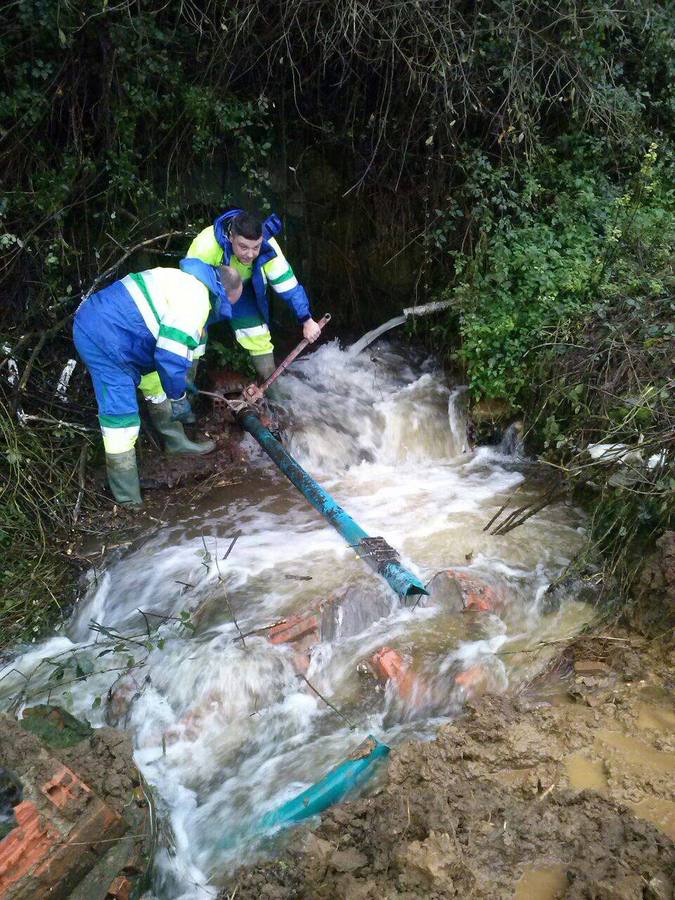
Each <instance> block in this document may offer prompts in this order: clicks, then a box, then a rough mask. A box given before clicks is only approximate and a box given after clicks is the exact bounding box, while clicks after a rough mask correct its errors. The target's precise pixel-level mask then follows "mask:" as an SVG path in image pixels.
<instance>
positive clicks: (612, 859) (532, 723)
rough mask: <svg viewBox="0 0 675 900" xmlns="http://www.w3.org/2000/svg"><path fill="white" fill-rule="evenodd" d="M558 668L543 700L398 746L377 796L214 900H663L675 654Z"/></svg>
mask: <svg viewBox="0 0 675 900" xmlns="http://www.w3.org/2000/svg"><path fill="white" fill-rule="evenodd" d="M561 662H562V664H563V665H564V666H565V667H566V668H567V670H568V672H569V674H568V676H567V678H566V680H565V681H564V682H563V690H562V691H561V692H560V693H559V694H557V695H556V696H555V697H554V698H553V700H552V701H551V699H550V698H549V700H546V701H544V702H542V700H541V693H539V694H538V693H537V690H536V687H535V686H533V688H532V690H530V691H528V693H527V695H522V696H521V697H520V698H518V699H516V700H514V699H513V698H507V697H485V698H483V699H482V700H481V701H480V702H479V703H478V704H477V705H476V706H474V707H470V708H469V709H468V710H467V714H466V716H464V717H463V718H462V719H460V720H458V721H457V722H454V723H452V724H449V725H444V726H443V727H442V728H440V730H439V732H438V736H437V738H436V739H435V740H434V741H431V742H429V743H417V742H411V743H407V744H404V745H402V746H401V747H400V748H398V749H397V750H395V751H394V752H393V753H392V755H391V762H390V764H389V770H388V775H387V780H386V783H385V784H384V786H383V787H382V788H381V789H380V790H379V791H378V792H376V793H375V794H374V795H373V796H371V797H368V798H366V799H361V800H357V801H355V802H352V803H349V804H345V805H343V806H341V807H337V808H335V809H333V810H331V811H329V812H328V813H327V814H326V815H325V816H324V817H323V820H322V822H321V824H320V826H319V827H318V828H317V829H316V830H314V831H312V832H307V831H304V832H298V834H297V836H296V838H295V839H294V840H293V843H292V844H291V847H290V849H289V850H287V851H286V852H285V853H284V854H283V855H282V856H281V857H280V858H278V859H276V860H274V861H273V862H270V863H267V864H262V865H259V866H256V867H253V868H250V869H244V870H241V871H240V872H239V873H238V877H237V878H236V879H234V881H233V882H232V884H231V885H230V886H229V887H228V889H227V890H226V891H225V892H224V893H223V894H221V897H229V896H232V891H233V890H234V889H235V887H236V897H237V898H238V900H243V898H254V897H255V898H258V897H271V898H310V897H311V898H322V897H326V898H328V897H330V898H336V897H338V898H349V900H357V898H363V900H365V898H384V897H386V898H396V900H399V898H400V900H402V898H413V897H426V898H436V897H438V898H441V897H443V898H445V897H464V898H468V897H471V898H481V897H485V898H488V897H489V898H513V897H516V898H521V900H525V898H528V900H530V898H532V900H535V898H536V900H545V898H561V897H564V898H607V900H609V898H612V900H616V898H624V900H633V898H635V900H637V898H640V900H644V898H652V900H666V898H670V897H671V896H672V889H671V884H672V883H673V875H674V874H675V870H674V864H675V844H673V840H672V839H673V838H675V802H674V801H675V795H674V792H673V772H674V770H675V755H674V754H673V750H674V749H675V746H674V740H673V727H674V726H675V714H674V713H673V710H672V707H671V705H670V693H669V689H670V687H671V685H670V683H669V671H671V672H672V662H673V652H672V650H671V651H670V653H668V652H664V650H663V647H662V646H661V647H658V648H657V647H656V646H655V645H650V644H648V643H647V642H646V641H645V640H644V639H642V638H638V637H632V636H631V637H629V636H628V635H626V634H613V635H612V636H606V637H602V638H586V639H582V640H580V641H578V642H577V643H576V644H574V645H573V646H572V647H570V648H568V650H566V651H565V654H564V656H563V658H562V660H561Z"/></svg>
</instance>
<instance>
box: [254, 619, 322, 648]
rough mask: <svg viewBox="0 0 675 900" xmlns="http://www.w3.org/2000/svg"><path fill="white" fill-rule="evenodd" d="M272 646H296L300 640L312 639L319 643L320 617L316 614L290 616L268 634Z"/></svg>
mask: <svg viewBox="0 0 675 900" xmlns="http://www.w3.org/2000/svg"><path fill="white" fill-rule="evenodd" d="M267 638H268V640H269V641H270V643H272V644H294V643H296V642H298V641H300V640H303V639H307V638H311V639H313V640H314V643H318V641H319V617H318V615H317V614H316V613H306V614H304V615H297V616H289V617H288V618H287V619H285V620H284V621H283V622H280V623H279V624H278V625H274V626H273V627H272V628H270V630H269V631H268V632H267Z"/></svg>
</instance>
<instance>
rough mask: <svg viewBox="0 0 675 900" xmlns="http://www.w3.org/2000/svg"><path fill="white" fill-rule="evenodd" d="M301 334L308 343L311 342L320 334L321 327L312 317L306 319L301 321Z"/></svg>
mask: <svg viewBox="0 0 675 900" xmlns="http://www.w3.org/2000/svg"><path fill="white" fill-rule="evenodd" d="M302 336H303V337H304V338H305V340H306V341H309V342H310V344H313V343H314V341H315V340H316V339H317V338H318V337H320V336H321V329H320V328H319V326H318V325H317V323H316V322H315V321H314V319H307V321H306V322H303V323H302Z"/></svg>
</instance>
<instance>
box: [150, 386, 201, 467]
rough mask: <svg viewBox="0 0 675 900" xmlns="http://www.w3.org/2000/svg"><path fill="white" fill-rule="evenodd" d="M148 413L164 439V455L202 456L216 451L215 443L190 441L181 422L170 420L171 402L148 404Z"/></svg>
mask: <svg viewBox="0 0 675 900" xmlns="http://www.w3.org/2000/svg"><path fill="white" fill-rule="evenodd" d="M148 412H149V413H150V418H151V419H152V424H153V425H154V426H155V428H156V429H157V431H158V432H159V433H160V434H161V435H162V437H163V438H164V450H165V452H166V453H171V454H174V453H195V454H199V455H203V454H205V453H211V451H212V450H215V449H216V442H215V441H191V440H190V439H189V438H188V437H187V435H186V434H185V431H184V429H183V425H182V423H181V422H175V421H174V420H173V419H172V418H171V401H170V400H163V401H162V402H161V403H148Z"/></svg>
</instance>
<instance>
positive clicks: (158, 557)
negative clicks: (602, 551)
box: [0, 344, 590, 898]
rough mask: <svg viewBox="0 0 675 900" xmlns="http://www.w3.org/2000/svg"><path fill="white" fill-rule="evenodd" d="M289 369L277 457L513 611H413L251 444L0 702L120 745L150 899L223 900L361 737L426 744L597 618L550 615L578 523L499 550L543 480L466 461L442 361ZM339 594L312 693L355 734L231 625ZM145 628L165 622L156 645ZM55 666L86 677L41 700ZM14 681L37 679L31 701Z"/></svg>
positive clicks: (459, 393) (556, 510)
mask: <svg viewBox="0 0 675 900" xmlns="http://www.w3.org/2000/svg"><path fill="white" fill-rule="evenodd" d="M294 369H295V371H294V372H292V373H289V374H288V375H286V376H285V377H284V379H283V380H282V388H283V392H284V393H285V395H286V402H287V405H288V407H289V408H290V409H291V410H292V419H291V421H290V423H289V424H288V427H287V430H286V437H285V442H286V446H287V447H288V449H289V450H290V452H291V453H292V454H293V455H294V456H295V457H296V458H297V459H298V460H299V462H300V463H301V464H302V465H304V466H305V467H306V468H307V469H308V471H310V472H311V473H312V474H313V475H314V476H315V477H317V479H318V480H319V481H320V482H321V483H322V484H323V485H324V486H325V487H326V488H327V490H329V491H330V492H331V493H332V494H333V495H334V496H335V497H336V499H337V500H338V502H339V503H340V504H341V505H342V506H344V508H345V509H346V510H347V511H348V512H349V513H350V514H351V515H352V516H353V518H355V519H356V521H357V522H358V523H359V524H360V525H361V526H362V527H363V528H365V530H366V531H368V532H369V533H370V534H372V535H382V536H384V537H385V538H386V539H387V540H388V541H389V543H390V544H391V545H392V546H393V547H395V548H396V549H397V550H399V551H400V553H401V556H402V561H403V563H404V564H405V565H406V566H408V567H409V568H410V569H411V570H412V571H413V572H415V573H416V574H417V575H419V577H420V578H421V579H422V580H423V581H424V582H425V583H426V582H428V581H429V580H430V579H431V578H432V577H433V576H434V575H435V574H436V573H437V572H439V571H441V570H444V569H447V568H448V567H456V568H460V569H463V570H464V571H465V572H467V573H469V574H470V575H473V576H477V577H479V578H482V579H484V580H486V581H488V582H490V583H492V584H495V585H498V586H499V587H500V590H501V591H502V596H503V597H505V598H506V600H505V603H504V605H503V607H502V608H500V610H499V612H498V614H497V613H482V614H480V615H478V614H469V613H458V612H456V611H455V610H454V609H453V606H452V604H448V603H447V598H446V597H444V595H443V592H442V591H440V592H437V593H435V594H434V595H432V597H431V598H430V599H428V600H425V601H424V602H423V603H420V604H419V605H417V606H416V607H412V606H409V607H408V608H405V607H403V606H401V605H400V604H399V602H398V599H397V598H396V597H394V596H393V595H392V593H391V591H390V589H389V588H388V587H387V585H386V584H385V583H384V582H382V581H381V580H380V579H379V578H378V577H377V576H376V575H374V574H373V573H372V572H371V571H370V570H369V569H368V568H367V567H366V566H364V564H363V562H362V561H359V560H357V559H356V558H355V554H354V551H353V550H352V549H350V548H349V547H347V546H346V545H345V544H344V542H343V541H342V539H341V538H340V537H339V535H338V534H337V533H336V532H334V531H333V529H332V528H331V527H330V526H329V525H327V524H326V523H325V522H324V520H323V519H322V518H321V517H320V516H319V515H318V513H316V512H315V511H314V510H313V509H312V508H311V507H310V506H309V505H308V504H307V503H306V501H305V500H304V499H303V498H302V497H301V496H300V494H298V493H297V492H296V491H295V489H294V488H293V487H291V485H290V484H289V483H288V482H287V481H286V480H285V479H284V477H283V476H282V475H281V474H280V473H279V472H278V471H277V470H276V468H275V467H274V466H273V465H272V463H271V462H270V461H269V460H268V459H267V458H266V457H265V456H263V454H262V453H260V452H259V451H258V448H257V445H255V444H254V443H253V442H251V446H250V447H249V451H250V455H251V457H252V460H253V461H252V463H251V464H250V466H249V471H248V472H247V473H246V477H245V478H243V479H242V481H241V483H240V484H238V485H234V486H232V485H230V486H227V485H226V486H224V487H221V488H216V489H214V490H213V492H212V493H211V494H210V495H209V496H208V498H207V500H206V501H204V500H202V501H200V505H199V506H198V507H197V506H194V507H189V508H185V509H176V510H174V512H173V515H174V518H173V519H172V520H171V521H169V522H168V523H166V524H165V525H163V526H162V527H158V528H157V530H156V531H155V532H154V533H153V534H150V535H148V536H147V537H146V538H145V539H144V540H142V541H141V540H139V541H136V542H135V544H134V545H132V546H131V547H130V548H128V549H127V551H126V552H124V553H123V555H121V556H119V557H118V558H117V559H114V560H112V561H111V562H110V563H109V565H108V566H107V568H106V569H105V570H104V571H103V572H101V571H99V572H97V573H96V577H94V576H92V580H91V585H90V588H89V590H88V593H87V595H86V597H85V598H84V599H83V600H82V602H81V603H80V605H79V607H78V609H77V610H76V612H75V615H74V618H73V621H72V623H71V625H70V627H69V629H68V634H67V635H57V636H54V637H53V638H51V639H49V640H48V641H46V642H45V643H43V644H42V645H40V646H36V647H35V648H33V649H31V650H30V651H29V652H27V653H25V654H23V655H22V656H20V657H19V658H18V659H15V660H13V662H12V668H13V671H12V672H10V673H5V676H4V678H3V680H2V681H0V689H2V692H3V694H4V696H5V697H8V696H10V695H12V694H15V693H16V691H17V690H19V689H20V688H22V687H24V689H25V690H26V693H27V695H28V696H29V697H32V698H33V701H37V702H40V701H44V699H45V696H46V690H47V687H48V684H51V685H52V686H51V690H50V691H49V697H50V700H51V702H60V703H62V704H64V705H66V706H68V707H69V708H70V709H71V711H72V712H74V713H75V714H76V715H79V716H82V717H86V718H87V719H89V720H90V721H91V722H92V723H93V724H104V723H105V721H106V717H107V718H108V720H109V721H110V720H112V721H114V722H116V723H117V724H118V726H119V727H126V728H127V729H129V730H130V732H131V733H132V735H133V740H134V743H135V747H136V760H137V763H138V765H139V766H140V767H141V769H142V771H143V773H144V775H145V776H146V778H147V779H148V780H149V781H150V782H151V783H152V784H153V785H154V786H155V787H156V789H157V793H158V797H159V808H160V812H161V813H162V814H163V815H164V817H165V821H166V822H167V823H168V824H169V826H170V827H167V828H166V829H165V832H166V834H165V836H164V838H163V841H162V848H161V849H160V851H159V853H158V857H157V860H156V863H157V866H156V872H157V875H156V883H155V887H154V892H155V893H154V896H156V897H160V898H178V897H183V898H198V897H207V896H212V895H215V893H216V889H215V887H214V886H215V885H217V884H218V882H219V880H222V878H223V877H224V876H225V875H226V873H227V872H228V871H230V870H231V868H232V867H233V866H235V865H238V864H241V863H243V862H247V861H250V860H252V859H253V858H254V856H255V854H256V853H259V852H261V851H262V852H265V851H269V850H270V849H271V848H273V846H274V841H275V840H281V839H283V837H279V836H277V837H276V838H275V837H274V836H272V837H269V836H268V837H266V838H264V839H263V840H261V839H260V838H259V837H255V836H253V832H254V826H255V823H256V822H258V821H259V820H260V818H261V816H262V815H263V814H264V813H265V812H266V811H268V810H270V809H274V808H276V807H277V806H279V805H280V804H281V803H283V802H284V801H286V800H288V799H290V798H291V797H292V796H294V795H295V794H297V793H298V792H299V791H301V790H303V789H304V788H306V787H308V786H309V785H310V784H311V783H312V782H314V781H315V780H316V779H317V778H319V777H320V776H321V775H322V774H324V773H325V771H326V770H327V769H329V768H330V767H332V766H333V765H335V764H336V763H337V762H338V761H340V760H341V759H342V758H343V757H344V756H346V754H347V753H349V752H350V751H351V750H352V749H353V748H354V747H355V746H356V744H357V743H359V742H360V741H361V740H362V739H363V737H364V736H365V735H366V734H368V733H372V734H375V735H376V736H378V737H380V738H382V739H383V740H385V741H386V742H387V743H389V744H393V745H395V744H396V743H397V742H399V741H400V740H402V739H403V738H404V737H409V736H417V737H420V736H422V737H426V736H432V735H433V733H434V730H435V727H436V726H437V725H438V723H439V722H440V721H443V720H447V718H448V717H452V716H454V715H456V713H457V710H458V709H459V707H460V705H461V702H462V700H463V699H464V694H463V691H462V689H461V688H460V687H458V686H457V684H456V682H455V681H454V678H455V677H456V674H457V673H458V672H461V671H462V670H464V669H466V668H467V667H469V666H471V665H473V664H475V663H476V662H477V661H482V663H483V670H484V672H486V673H488V677H489V680H490V683H491V686H492V688H493V689H507V688H508V689H514V688H516V687H517V685H518V684H521V683H522V682H523V680H524V679H526V678H527V677H528V676H529V675H531V674H532V672H531V670H530V669H529V668H528V660H530V659H531V658H532V657H530V656H527V655H522V654H517V653H512V651H514V650H518V649H519V648H522V647H523V646H526V645H527V644H528V643H533V642H534V641H535V640H538V639H542V638H554V637H561V636H564V635H566V634H569V633H573V632H574V631H575V630H576V629H578V627H580V625H581V624H583V623H584V622H585V621H586V620H587V619H588V617H589V615H590V611H589V610H588V609H586V608H585V607H583V606H582V605H581V604H578V603H575V602H574V601H573V599H571V598H570V599H568V600H567V601H565V602H563V604H562V606H561V608H560V610H559V611H558V612H556V613H555V614H551V615H546V616H545V615H544V614H543V612H542V611H541V599H542V596H543V593H544V591H545V589H546V587H547V585H548V584H549V583H550V581H551V580H552V579H553V578H554V577H555V576H556V575H557V574H558V573H559V572H560V570H561V569H562V568H563V567H564V565H565V564H566V562H567V561H568V560H569V559H570V557H571V556H572V555H573V553H574V552H575V550H576V549H577V548H578V546H579V544H580V540H581V537H580V533H579V532H580V530H581V520H580V516H579V514H578V513H577V512H575V511H574V510H570V509H569V508H563V507H549V508H548V509H546V510H545V511H544V512H542V513H540V514H539V515H537V516H535V517H533V518H531V519H530V520H528V521H527V522H526V523H525V524H524V525H523V526H521V527H520V528H518V529H516V530H515V531H513V532H511V533H509V534H507V535H505V536H501V537H500V536H492V535H490V534H489V533H488V532H486V531H484V530H483V529H484V526H485V524H486V523H487V522H488V521H489V519H490V518H491V517H492V515H493V514H494V513H495V512H496V511H497V509H498V508H499V507H500V506H501V505H502V503H504V501H505V500H506V499H507V498H508V497H509V496H510V494H511V493H512V492H513V491H514V490H515V489H516V488H519V494H518V497H519V500H520V501H523V500H524V499H525V498H527V496H528V495H530V496H532V492H533V490H534V486H528V485H531V479H530V475H531V473H532V472H533V471H535V467H534V466H533V465H532V463H530V462H528V461H526V460H524V459H522V458H521V457H520V456H518V453H517V447H516V453H515V454H514V453H511V454H507V453H506V452H503V451H502V450H501V449H500V448H495V449H488V448H480V449H478V450H476V451H474V452H469V451H468V449H467V439H466V433H465V426H464V417H463V414H462V401H463V399H464V391H463V390H462V389H461V388H457V387H453V386H448V385H447V384H446V383H445V381H444V379H443V377H442V375H441V373H440V372H439V371H438V370H437V369H435V368H434V367H433V364H432V363H431V362H429V361H427V362H419V363H416V364H415V365H411V364H410V363H409V361H408V360H407V358H406V357H405V356H404V355H402V354H401V353H399V352H398V351H396V350H394V349H391V348H389V347H387V346H384V347H379V348H378V350H377V353H376V355H372V351H371V353H370V354H361V355H360V356H358V357H354V356H353V355H349V354H347V353H344V352H342V351H341V350H340V349H339V348H338V346H337V345H336V344H329V345H327V346H324V347H322V348H321V349H320V350H318V351H317V352H316V353H314V354H312V355H311V356H309V357H307V358H306V359H304V360H300V361H298V363H296V364H295V365H294ZM247 440H250V439H247ZM510 449H511V450H513V446H512V447H511V448H510ZM237 532H239V533H240V536H239V537H238V539H237V541H236V543H235V545H234V547H233V548H232V552H231V553H230V555H229V556H228V558H227V559H223V557H224V556H225V551H226V549H227V548H228V546H229V545H230V542H231V540H232V538H233V536H234V535H235V534H236V533H237ZM329 598H337V602H336V604H335V615H334V617H333V619H332V627H331V629H330V634H331V640H330V641H329V640H325V641H324V642H323V643H321V644H319V645H318V646H317V647H315V648H314V650H313V652H312V656H311V661H310V664H309V669H308V670H307V671H306V677H307V679H308V680H309V681H310V682H311V684H312V685H314V687H315V688H316V689H317V690H318V691H319V692H320V693H321V694H323V696H324V697H326V698H327V699H328V700H330V703H331V704H332V705H333V706H334V707H336V708H337V709H339V710H340V712H341V713H342V714H343V716H345V717H346V718H347V719H348V720H349V722H351V723H352V724H353V726H354V728H353V729H351V730H350V728H349V726H348V724H347V722H346V721H345V719H343V718H340V717H339V716H338V715H337V714H336V712H335V711H334V710H333V709H332V708H330V707H329V706H327V705H326V704H325V703H324V702H323V701H322V700H321V699H320V698H319V697H318V696H317V694H316V693H314V692H312V691H311V690H310V689H309V688H308V687H307V686H306V684H305V682H304V681H303V680H302V679H300V678H298V676H297V674H296V670H295V668H294V665H293V662H294V651H293V648H292V647H290V646H288V645H273V644H271V643H270V642H269V641H267V640H266V638H265V636H264V635H255V634H252V635H249V636H248V637H246V639H245V644H244V642H242V641H241V640H237V635H238V632H237V628H236V627H235V624H234V622H233V615H234V616H236V620H237V626H238V628H239V629H241V631H242V632H243V633H245V634H246V633H248V632H252V631H254V630H256V629H260V628H261V627H263V626H267V625H270V624H272V623H274V622H276V621H278V620H279V619H280V618H283V617H284V616H286V615H288V614H290V613H294V612H303V611H305V610H309V609H311V608H314V607H316V606H317V605H318V604H319V603H321V602H322V601H326V600H328V599H329ZM139 610H143V612H144V613H145V614H146V616H147V618H148V620H149V621H151V622H153V623H155V622H163V624H162V625H161V626H160V628H159V631H157V632H155V631H154V630H153V631H151V634H152V635H153V640H152V643H151V645H150V649H147V648H145V647H143V646H142V644H143V640H144V635H145V634H146V620H145V619H144V618H143V617H142V616H141V614H140V613H139ZM185 610H191V611H195V610H196V611H197V612H196V615H195V621H196V623H197V624H196V630H194V631H192V630H191V629H186V628H185V627H183V626H182V625H181V624H180V623H179V622H177V621H176V620H175V619H167V620H163V619H161V618H158V617H159V616H164V617H169V616H171V617H176V618H177V619H180V616H181V613H182V612H183V611H185ZM91 620H94V621H96V622H98V623H101V624H103V625H104V626H106V627H107V628H114V629H117V630H118V631H119V632H122V633H124V634H131V635H135V636H136V640H138V641H139V643H137V644H130V643H126V645H125V647H124V649H123V648H122V647H121V645H120V642H117V650H115V649H114V646H115V643H114V642H113V644H103V646H104V649H105V650H107V651H109V652H106V653H105V654H104V655H102V656H101V655H99V654H100V653H101V649H100V647H101V645H100V644H99V645H98V646H92V642H93V641H94V640H95V639H98V640H99V641H101V636H100V635H99V636H98V638H97V637H96V635H95V634H94V633H93V632H92V631H91V630H90V627H89V625H90V622H91ZM159 639H161V644H162V646H161V647H159V646H157V641H158V640H159ZM385 645H386V646H391V647H394V648H397V649H398V650H400V651H401V652H402V653H403V654H405V655H406V658H408V659H410V660H412V666H413V670H414V672H415V676H416V678H418V679H419V684H420V685H422V688H420V690H419V691H418V692H417V693H416V695H415V697H414V698H413V699H412V700H410V699H409V700H404V699H401V697H400V696H397V693H396V691H395V690H393V689H392V687H393V686H392V685H389V686H388V687H387V688H386V690H382V689H378V688H377V685H376V682H375V680H374V679H373V678H372V677H368V676H366V675H364V674H363V671H362V670H363V667H362V666H361V665H360V664H361V663H362V662H363V661H364V660H367V659H368V658H369V657H370V656H372V654H373V653H374V652H375V651H377V650H378V649H379V648H381V647H383V646H385ZM505 651H506V652H505ZM130 656H133V657H134V660H135V662H136V663H138V665H137V666H135V667H134V668H132V669H131V672H132V675H131V676H126V677H125V678H123V679H122V680H120V681H119V682H118V683H117V686H116V687H117V690H116V693H115V697H114V701H113V703H112V704H111V705H109V704H108V703H107V701H106V695H107V691H108V688H109V687H110V685H111V684H112V683H113V681H114V680H115V679H116V678H117V677H118V676H119V673H120V667H122V668H124V667H126V666H127V665H128V663H129V657H130ZM48 657H49V658H52V659H54V658H57V659H59V660H61V661H64V660H69V659H71V658H72V657H76V658H77V659H79V660H80V665H81V667H83V668H84V669H86V670H89V669H90V668H93V672H92V673H91V674H90V675H89V677H88V678H87V679H86V680H84V681H75V682H74V683H67V682H69V681H70V682H72V681H73V679H72V678H69V677H68V672H73V671H74V670H73V669H72V668H71V669H67V671H66V677H64V678H63V679H62V681H60V682H55V681H52V682H49V683H48V678H49V675H50V673H53V671H54V666H53V665H52V664H47V663H42V665H40V663H41V661H43V660H45V659H46V658H48ZM69 665H70V666H73V665H74V663H72V662H71V663H69ZM359 670H361V671H359ZM18 672H22V673H24V675H29V676H30V682H29V685H28V687H27V688H25V679H24V678H22V677H20V676H19V675H18V674H17V673H18ZM40 691H42V692H41V693H40ZM132 697H133V701H132V702H131V704H130V705H129V702H128V701H129V699H131V698H132ZM97 698H102V701H99V700H98V699H97Z"/></svg>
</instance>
